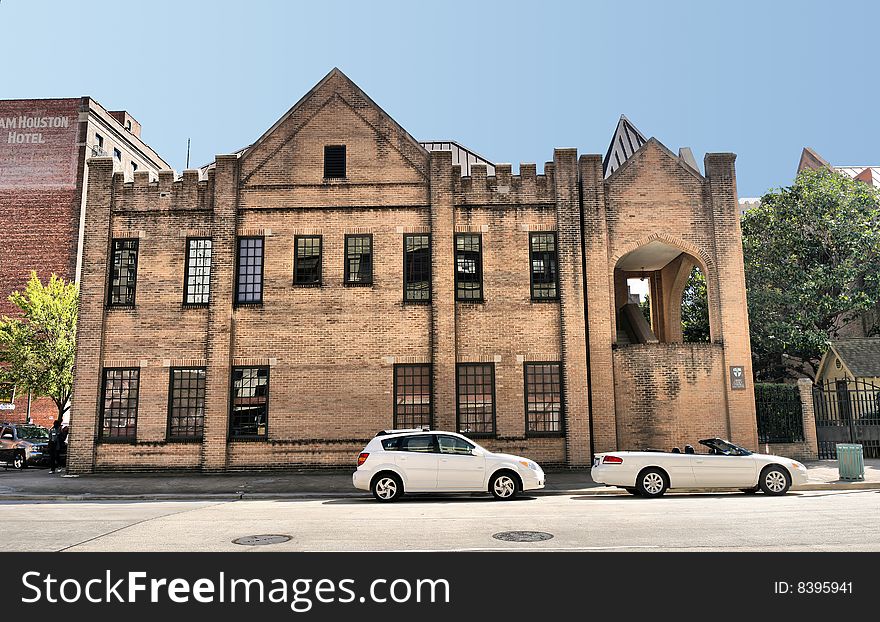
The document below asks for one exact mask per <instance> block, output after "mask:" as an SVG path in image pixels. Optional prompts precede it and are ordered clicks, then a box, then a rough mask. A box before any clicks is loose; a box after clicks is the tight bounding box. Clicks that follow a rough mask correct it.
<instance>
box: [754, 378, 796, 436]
mask: <svg viewBox="0 0 880 622" xmlns="http://www.w3.org/2000/svg"><path fill="white" fill-rule="evenodd" d="M755 411H756V415H757V418H758V441H759V442H761V443H800V442H803V440H804V416H803V407H802V406H801V396H800V391H798V388H797V387H796V386H792V385H790V384H756V385H755Z"/></svg>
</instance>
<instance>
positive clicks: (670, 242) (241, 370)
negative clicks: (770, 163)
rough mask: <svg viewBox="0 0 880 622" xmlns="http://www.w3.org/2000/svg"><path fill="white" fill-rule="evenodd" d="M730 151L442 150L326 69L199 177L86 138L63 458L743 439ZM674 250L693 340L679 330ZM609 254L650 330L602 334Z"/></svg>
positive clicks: (272, 456) (345, 461)
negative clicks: (707, 323)
mask: <svg viewBox="0 0 880 622" xmlns="http://www.w3.org/2000/svg"><path fill="white" fill-rule="evenodd" d="M425 144H426V145H428V146H432V145H433V144H432V143H425ZM734 158H735V156H734V155H733V154H709V155H707V156H706V160H705V165H706V176H705V177H704V176H703V175H702V174H700V173H699V172H698V171H697V170H695V168H694V167H693V165H692V164H691V163H688V162H686V161H684V160H682V159H681V158H680V157H679V156H676V155H674V154H672V153H671V152H669V151H668V150H667V149H666V148H665V147H663V146H662V145H661V144H660V143H659V142H657V141H656V140H655V139H650V140H647V141H646V142H645V143H644V144H643V145H642V146H640V147H639V148H638V149H636V150H634V152H633V153H631V154H629V156H628V158H627V159H626V161H625V162H624V163H622V164H621V165H620V166H619V167H618V168H617V169H616V170H615V171H614V172H613V173H612V174H610V175H609V176H608V178H607V179H605V177H604V173H603V162H602V157H601V156H598V155H583V156H581V157H580V158H578V155H577V152H576V151H575V150H574V149H557V150H556V151H555V152H554V156H553V161H552V162H548V163H546V164H545V166H544V173H543V174H541V175H539V174H537V171H536V166H535V165H534V164H521V165H520V170H519V175H513V174H512V172H511V166H510V165H509V164H495V165H494V173H495V174H494V175H491V176H489V175H487V174H486V172H487V166H489V163H484V162H479V161H474V162H470V161H468V166H469V167H470V175H469V176H462V174H461V166H460V165H454V164H453V156H452V153H451V152H450V151H427V150H426V149H425V147H423V146H422V145H420V144H419V143H418V142H417V141H416V140H415V139H413V138H412V137H411V136H410V135H409V134H407V133H406V131H404V130H403V129H402V128H401V127H400V126H398V125H397V124H396V123H395V122H394V121H393V120H392V119H391V118H390V117H389V116H388V115H387V114H385V113H384V112H383V111H382V110H381V109H380V108H379V107H378V106H377V105H376V104H375V103H374V102H373V101H372V100H370V99H369V98H368V97H367V96H366V95H365V94H364V93H363V92H362V91H361V90H360V89H359V88H358V87H357V86H356V85H354V84H353V83H352V82H351V81H350V80H349V79H348V78H347V77H346V76H344V75H343V74H342V73H341V72H340V71H338V70H333V71H332V72H330V74H328V75H327V76H326V77H325V78H324V79H323V80H322V81H321V82H320V83H319V84H318V85H317V86H316V87H315V88H314V89H312V91H311V92H309V93H308V94H307V95H306V96H305V97H304V98H303V99H302V100H300V102H299V103H297V104H296V105H295V106H294V107H293V108H292V109H291V110H290V111H289V112H288V113H287V114H285V115H284V116H283V117H282V118H281V119H280V120H279V121H278V122H277V123H276V124H275V125H274V126H273V127H272V128H271V129H269V130H268V131H267V132H266V133H265V134H264V135H263V136H262V137H261V138H259V139H258V140H257V141H256V142H255V143H254V144H253V145H251V146H250V147H248V148H247V149H245V150H243V151H242V152H239V153H238V154H234V155H221V156H218V157H217V159H216V162H215V164H214V165H212V166H210V167H208V168H207V169H206V171H205V175H204V178H200V175H199V172H198V171H195V170H193V171H186V172H184V174H183V177H182V179H180V180H175V179H174V174H173V173H172V172H170V171H167V172H160V173H159V176H158V181H151V180H150V178H149V176H148V175H147V174H145V173H140V172H138V173H136V174H135V175H134V181H133V183H132V182H127V181H126V180H125V179H124V178H123V176H122V175H120V174H118V173H117V174H114V173H113V167H112V162H111V160H109V159H106V158H100V159H93V160H91V165H90V178H89V192H88V203H87V205H88V207H87V210H86V235H85V245H84V249H85V250H84V253H85V258H84V266H83V273H82V281H81V282H82V307H81V311H80V317H79V322H80V323H79V340H80V341H79V350H78V358H77V367H76V385H75V386H76V388H75V395H74V399H73V415H72V422H73V423H72V425H73V432H72V434H71V439H72V440H71V454H72V455H71V468H72V470H74V471H77V472H88V471H92V470H111V469H149V468H156V469H181V468H185V469H187V468H188V469H202V470H205V471H218V470H226V469H248V468H274V467H290V466H309V465H339V466H351V465H352V463H353V461H354V459H355V457H356V455H357V452H358V451H359V450H360V449H361V448H362V447H363V445H364V443H365V442H366V440H367V439H369V438H370V437H372V436H373V434H375V432H376V431H377V430H379V429H383V428H390V427H392V426H398V427H399V426H406V427H411V426H414V425H422V424H430V425H431V426H432V427H434V428H437V429H459V430H461V431H463V432H464V433H466V434H469V435H471V436H473V437H474V438H476V439H478V440H479V441H480V442H482V443H485V444H486V445H487V446H489V447H490V448H492V449H495V450H504V451H510V452H515V453H524V454H527V455H529V456H533V457H534V458H535V459H537V460H539V461H541V462H543V463H547V464H559V465H569V466H583V465H588V464H589V463H590V460H591V455H592V453H593V452H595V451H600V450H608V449H613V448H617V447H646V446H651V447H658V446H659V447H663V446H671V445H673V444H678V445H682V444H684V443H685V442H693V441H694V440H695V439H696V438H698V437H704V436H710V435H720V436H725V437H730V438H732V439H733V440H734V441H737V442H740V443H743V444H744V445H746V446H749V447H755V446H756V444H757V435H756V428H755V415H754V398H753V391H752V387H751V381H750V379H751V366H750V356H749V336H748V317H747V311H746V304H745V285H744V278H743V266H742V251H741V245H740V229H739V219H738V217H737V200H736V183H735V174H734ZM693 265H699V266H700V267H702V268H703V270H704V272H705V273H706V275H707V278H708V283H709V302H710V308H711V325H712V343H702V344H684V343H681V340H682V339H681V328H680V320H676V318H677V317H678V316H677V315H676V313H678V312H679V307H680V298H681V291H682V288H683V282H682V275H684V274H689V271H690V269H691V268H692V266H693ZM632 275H641V276H644V277H646V278H648V279H649V280H650V282H651V287H652V290H651V291H652V292H653V293H655V294H656V296H657V298H656V300H657V301H658V302H657V303H656V309H655V310H654V312H653V313H652V318H651V322H652V326H651V328H650V329H648V330H649V331H651V330H652V331H653V332H654V333H655V334H656V335H657V338H656V339H655V340H654V341H656V342H657V343H638V339H636V340H635V341H636V343H632V344H630V345H624V344H620V345H617V344H616V343H615V342H616V340H617V335H618V328H620V327H621V326H624V325H625V324H626V322H627V321H628V320H627V319H626V317H625V316H627V311H626V309H627V307H626V303H627V302H628V299H627V297H626V295H625V289H626V278H628V277H630V276H632ZM684 280H686V278H685V279H684ZM676 297H677V298H678V300H676ZM621 301H622V302H623V304H620V302H621ZM618 315H620V316H621V317H620V318H618ZM642 321H643V322H644V320H642ZM676 321H678V326H677V327H676ZM643 328H644V327H643ZM731 366H739V367H741V369H739V371H741V372H742V374H741V375H737V376H736V378H735V379H734V378H733V372H732V370H730V368H731ZM729 378H731V379H730V380H729ZM744 379H745V380H744ZM743 380H744V381H743ZM740 383H742V386H743V387H744V388H743V389H742V390H740V389H738V388H736V387H737V386H738V385H739V384H740Z"/></svg>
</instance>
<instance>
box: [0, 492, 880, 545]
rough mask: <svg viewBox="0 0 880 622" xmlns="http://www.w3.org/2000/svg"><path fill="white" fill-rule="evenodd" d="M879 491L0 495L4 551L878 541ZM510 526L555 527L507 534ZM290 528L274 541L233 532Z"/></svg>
mask: <svg viewBox="0 0 880 622" xmlns="http://www.w3.org/2000/svg"><path fill="white" fill-rule="evenodd" d="M877 516H880V491H878V490H850V491H804V492H793V493H789V494H788V495H786V496H784V497H768V496H765V495H763V494H758V495H744V494H739V493H724V494H667V496H665V497H664V498H662V499H641V498H637V497H631V496H629V495H590V494H580V495H557V496H543V497H525V498H521V499H517V500H515V501H510V502H496V501H493V500H491V499H490V498H488V497H462V498H454V497H417V496H412V497H407V498H404V499H403V500H401V501H400V502H398V503H394V504H380V503H377V502H375V501H373V500H372V499H371V498H338V499H335V498H330V499H293V500H291V499H284V500H277V499H276V500H220V501H206V500H201V501H88V502H76V501H55V502H32V501H8V502H0V524H2V525H3V535H4V542H5V545H4V550H6V551H251V552H257V551H263V552H266V551H471V550H566V551H569V550H570V551H577V550H586V551H589V550H594V551H605V550H607V551H719V550H720V551H880V521H877ZM505 531H538V532H543V533H547V534H551V535H552V538H550V539H547V540H543V541H538V542H508V541H503V540H499V539H496V538H494V537H493V535H494V534H497V533H499V532H505ZM253 535H283V536H289V538H290V539H289V540H287V541H285V542H282V543H278V544H271V545H261V546H242V545H239V544H234V543H233V542H232V541H233V540H234V539H236V538H241V537H245V536H253Z"/></svg>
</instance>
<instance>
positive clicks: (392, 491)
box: [352, 429, 544, 501]
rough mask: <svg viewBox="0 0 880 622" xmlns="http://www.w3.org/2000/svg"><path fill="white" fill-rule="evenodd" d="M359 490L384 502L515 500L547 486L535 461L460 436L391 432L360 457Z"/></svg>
mask: <svg viewBox="0 0 880 622" xmlns="http://www.w3.org/2000/svg"><path fill="white" fill-rule="evenodd" d="M352 482H353V483H354V487H355V488H359V489H360V490H369V491H372V493H373V496H374V497H376V499H378V500H379V501H394V500H396V499H399V498H400V496H401V495H403V494H404V492H491V493H492V495H493V496H494V497H495V498H496V499H512V498H514V497H515V496H516V495H517V493H519V492H520V491H523V490H537V489H539V488H543V487H544V471H543V470H542V469H541V467H540V466H538V465H537V464H536V463H535V462H533V461H532V460H529V459H527V458H522V457H520V456H511V455H508V454H496V453H492V452H491V451H489V450H488V449H485V448H483V447H480V446H479V445H477V444H476V443H475V442H473V441H472V440H469V439H467V438H465V437H464V436H462V435H461V434H457V433H455V432H440V431H436V430H421V429H418V430H385V431H382V432H379V433H378V434H377V435H376V436H375V438H373V440H371V441H370V442H369V443H368V444H367V446H366V447H364V450H363V451H362V452H361V454H360V455H359V456H358V467H357V470H356V471H355V472H354V475H353V476H352Z"/></svg>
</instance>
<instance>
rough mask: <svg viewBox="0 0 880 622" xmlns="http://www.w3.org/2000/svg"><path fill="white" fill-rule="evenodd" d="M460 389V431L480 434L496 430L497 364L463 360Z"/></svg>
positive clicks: (484, 434) (458, 376)
mask: <svg viewBox="0 0 880 622" xmlns="http://www.w3.org/2000/svg"><path fill="white" fill-rule="evenodd" d="M456 390H457V394H458V408H457V410H458V431H459V432H460V433H462V434H470V435H476V436H479V435H482V436H491V435H493V434H495V365H494V364H492V363H459V364H458V365H457V377H456Z"/></svg>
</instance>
